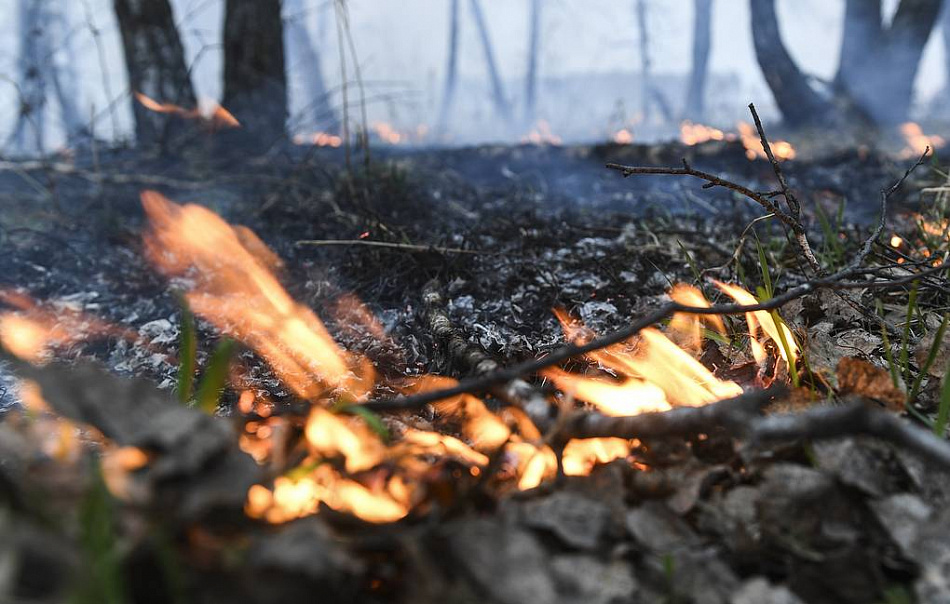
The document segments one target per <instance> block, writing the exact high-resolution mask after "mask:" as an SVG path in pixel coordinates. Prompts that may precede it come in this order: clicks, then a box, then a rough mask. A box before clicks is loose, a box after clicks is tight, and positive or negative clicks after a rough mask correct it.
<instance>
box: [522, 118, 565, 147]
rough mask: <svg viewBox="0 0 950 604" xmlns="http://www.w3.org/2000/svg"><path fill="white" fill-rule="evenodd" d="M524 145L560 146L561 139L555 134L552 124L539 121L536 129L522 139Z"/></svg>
mask: <svg viewBox="0 0 950 604" xmlns="http://www.w3.org/2000/svg"><path fill="white" fill-rule="evenodd" d="M521 142H522V144H527V145H554V146H557V145H560V144H561V143H562V141H561V137H560V136H558V135H556V134H554V132H553V131H552V130H551V124H549V123H548V121H547V120H538V121H537V123H536V124H535V125H534V127H533V128H532V129H531V130H530V131H529V132H528V133H527V134H526V135H524V136H522V137H521Z"/></svg>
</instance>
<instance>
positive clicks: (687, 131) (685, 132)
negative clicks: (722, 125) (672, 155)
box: [680, 120, 726, 146]
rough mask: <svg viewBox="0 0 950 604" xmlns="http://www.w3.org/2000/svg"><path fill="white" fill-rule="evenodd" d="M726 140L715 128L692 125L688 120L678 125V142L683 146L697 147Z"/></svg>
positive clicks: (724, 134)
mask: <svg viewBox="0 0 950 604" xmlns="http://www.w3.org/2000/svg"><path fill="white" fill-rule="evenodd" d="M725 139H726V133H725V132H723V131H722V130H719V129H717V128H711V127H710V126H704V125H702V124H694V123H693V122H691V121H689V120H684V121H683V122H681V123H680V141H682V142H683V144H685V145H690V146H692V145H698V144H700V143H705V142H707V141H721V140H725Z"/></svg>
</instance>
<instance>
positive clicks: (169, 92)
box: [114, 0, 197, 145]
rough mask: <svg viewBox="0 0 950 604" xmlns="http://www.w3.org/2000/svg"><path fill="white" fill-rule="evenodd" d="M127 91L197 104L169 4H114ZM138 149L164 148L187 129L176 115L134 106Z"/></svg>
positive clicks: (131, 0) (150, 0) (137, 0)
mask: <svg viewBox="0 0 950 604" xmlns="http://www.w3.org/2000/svg"><path fill="white" fill-rule="evenodd" d="M114 7H115V15H116V19H117V20H118V22H119V31H120V32H121V34H122V46H123V49H124V50H125V67H126V70H127V71H128V75H129V87H130V88H131V89H132V91H134V92H140V93H142V94H144V95H146V96H148V97H150V98H152V99H153V100H155V101H158V102H161V103H174V104H175V105H179V106H181V107H185V108H193V107H195V106H196V105H197V101H196V99H195V91H194V88H192V86H191V78H190V76H189V73H188V67H187V65H186V64H185V51H184V47H183V46H182V44H181V39H180V38H179V37H178V30H177V29H176V28H175V20H174V17H173V16H172V9H171V6H170V5H169V3H168V0H114ZM132 108H133V113H134V115H135V136H136V139H137V140H138V142H139V144H140V145H150V144H156V143H158V144H164V143H166V142H167V141H168V140H169V139H170V138H171V137H172V133H173V132H177V131H179V129H180V128H184V127H185V125H184V124H182V123H181V120H180V118H179V117H178V116H175V115H170V114H165V113H157V112H154V111H150V110H148V109H146V108H145V107H144V106H143V105H142V104H141V103H136V102H133V103H132Z"/></svg>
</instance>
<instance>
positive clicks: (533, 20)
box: [524, 0, 542, 124]
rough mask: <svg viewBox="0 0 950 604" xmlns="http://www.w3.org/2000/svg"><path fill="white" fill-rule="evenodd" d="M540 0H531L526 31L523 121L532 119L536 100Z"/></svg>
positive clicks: (527, 122)
mask: <svg viewBox="0 0 950 604" xmlns="http://www.w3.org/2000/svg"><path fill="white" fill-rule="evenodd" d="M541 6H542V4H541V0H531V9H530V10H531V13H530V17H529V21H530V25H529V33H528V69H527V72H526V75H525V94H524V99H525V100H524V122H525V124H530V123H531V122H533V121H534V118H535V113H536V111H537V101H538V98H537V97H538V53H539V52H540V47H541Z"/></svg>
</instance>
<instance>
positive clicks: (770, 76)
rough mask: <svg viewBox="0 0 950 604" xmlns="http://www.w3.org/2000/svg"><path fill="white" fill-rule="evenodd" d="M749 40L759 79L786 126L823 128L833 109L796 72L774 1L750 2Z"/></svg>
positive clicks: (796, 66)
mask: <svg viewBox="0 0 950 604" xmlns="http://www.w3.org/2000/svg"><path fill="white" fill-rule="evenodd" d="M751 16H752V40H753V43H754V45H755V56H756V59H757V60H758V63H759V67H760V68H761V69H762V75H763V76H765V81H766V82H767V83H768V85H769V88H770V89H771V91H772V95H773V96H774V97H775V103H776V104H777V105H778V108H779V110H780V111H781V112H782V116H783V118H784V119H785V121H786V123H788V125H789V126H793V127H799V126H806V125H813V124H824V123H826V122H827V121H828V119H829V118H830V117H831V115H832V105H831V102H830V101H828V100H827V99H824V98H822V97H821V96H820V95H819V94H818V93H817V92H816V91H815V90H814V89H812V87H811V85H810V84H809V83H808V79H807V78H806V77H805V75H804V74H803V73H802V72H801V71H800V70H799V69H798V65H796V64H795V61H794V60H792V57H791V56H790V55H789V54H788V50H787V49H786V48H785V43H784V42H783V41H782V36H781V32H780V31H779V27H778V16H777V15H776V13H775V0H751Z"/></svg>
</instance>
